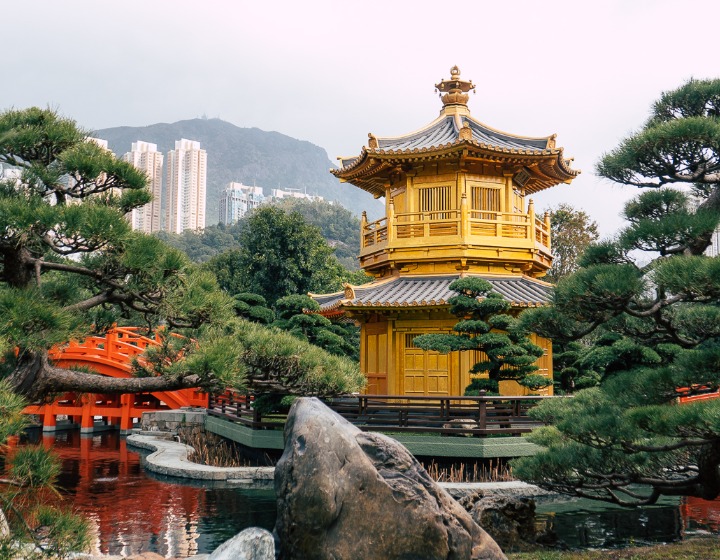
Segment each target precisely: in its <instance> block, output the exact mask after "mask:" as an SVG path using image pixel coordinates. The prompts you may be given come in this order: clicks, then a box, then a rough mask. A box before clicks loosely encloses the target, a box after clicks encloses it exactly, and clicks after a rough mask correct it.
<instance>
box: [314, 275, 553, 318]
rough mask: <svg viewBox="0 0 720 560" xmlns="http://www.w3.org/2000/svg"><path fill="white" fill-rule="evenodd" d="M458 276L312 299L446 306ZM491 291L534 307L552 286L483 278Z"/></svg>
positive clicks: (335, 303) (325, 306)
mask: <svg viewBox="0 0 720 560" xmlns="http://www.w3.org/2000/svg"><path fill="white" fill-rule="evenodd" d="M457 278H459V276H422V277H399V278H396V279H393V280H390V281H386V280H381V281H379V282H371V283H369V284H363V285H362V286H355V287H354V292H355V297H354V298H348V297H346V294H345V293H344V292H341V293H336V294H325V295H320V296H313V298H314V299H315V301H317V302H318V303H319V304H320V308H321V310H330V309H336V308H338V307H426V306H434V305H447V303H448V300H449V299H450V298H451V297H452V296H454V295H455V292H453V291H452V290H450V284H451V283H452V282H453V280H456V279H457ZM481 278H484V279H485V280H487V281H488V282H490V284H492V286H493V289H494V290H495V291H496V292H498V293H499V294H501V295H502V296H503V297H504V298H505V299H507V300H508V301H509V302H510V303H512V305H513V306H516V307H527V306H530V307H533V306H538V305H544V304H546V303H548V302H549V301H550V297H551V293H552V286H550V285H549V284H547V283H545V282H541V281H538V280H533V279H532V278H528V277H526V276H483V277H481Z"/></svg>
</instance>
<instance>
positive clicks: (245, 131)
mask: <svg viewBox="0 0 720 560" xmlns="http://www.w3.org/2000/svg"><path fill="white" fill-rule="evenodd" d="M93 135H94V136H96V137H98V138H102V139H103V140H107V142H108V146H109V147H110V149H111V150H112V151H113V152H115V153H116V154H117V155H118V156H122V155H123V154H125V153H126V152H129V151H130V149H131V145H132V143H133V142H137V141H144V142H151V143H153V144H157V147H158V151H160V152H162V153H163V154H164V155H166V154H167V152H168V151H169V150H172V149H174V148H175V141H177V140H180V139H181V138H186V139H188V140H195V141H197V142H200V146H201V147H202V148H203V149H204V150H206V151H207V201H206V216H205V220H206V225H212V224H215V223H217V222H218V210H219V200H220V194H221V191H222V190H223V189H224V188H225V186H226V185H227V184H228V183H229V182H231V181H236V182H242V183H243V184H245V185H257V186H259V187H262V188H263V191H264V193H265V195H266V196H269V195H270V190H271V189H275V188H280V189H285V190H287V189H291V188H292V189H299V190H301V191H304V192H307V193H308V194H315V195H319V196H322V197H323V198H324V199H325V200H327V201H336V202H339V203H340V204H342V205H343V206H344V207H346V208H348V209H349V210H351V211H352V212H354V213H356V214H359V212H360V211H362V210H367V212H368V215H369V216H370V217H371V219H374V218H377V217H380V216H381V215H383V214H384V207H383V205H382V203H381V202H379V201H377V200H375V199H374V198H373V197H372V196H371V195H370V194H368V193H366V192H364V191H362V190H361V189H358V188H356V187H354V186H352V185H347V184H340V183H339V182H338V180H337V179H336V178H334V177H333V176H332V175H331V174H330V172H329V170H330V169H331V168H334V167H336V166H335V165H334V164H333V163H332V162H331V161H330V159H329V157H328V155H327V152H326V151H325V149H324V148H322V147H320V146H316V145H315V144H313V143H311V142H309V141H307V140H299V139H297V138H293V137H291V136H287V135H286V134H283V133H281V132H276V131H265V130H262V129H260V128H257V127H252V128H243V127H239V126H237V125H235V124H233V123H230V122H227V121H224V120H222V119H217V118H213V119H205V118H196V119H186V120H181V121H176V122H174V123H155V124H151V125H147V126H119V127H113V128H104V129H99V130H96V131H94V132H93Z"/></svg>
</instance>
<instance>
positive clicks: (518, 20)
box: [0, 0, 720, 235]
mask: <svg viewBox="0 0 720 560" xmlns="http://www.w3.org/2000/svg"><path fill="white" fill-rule="evenodd" d="M718 16H720V2H717V1H716V0H707V1H693V0H687V1H685V2H679V1H678V0H674V1H662V0H657V1H651V0H642V1H640V0H638V1H633V0H617V1H605V2H603V1H582V0H574V1H564V0H562V1H553V2H539V1H512V0H500V1H495V2H483V1H480V0H465V1H464V2H462V1H460V2H439V1H434V2H429V1H424V0H412V1H395V0H388V1H384V2H342V1H327V2H321V1H312V0H305V1H304V2H301V1H298V0H294V1H293V0H272V1H262V0H255V1H252V2H245V1H239V0H222V1H221V0H204V1H200V0H195V1H192V2H191V1H186V0H125V1H122V2H120V1H114V0H102V1H101V0H61V1H59V0H22V1H21V0H3V1H2V2H0V22H2V23H1V25H0V52H2V53H3V56H2V62H1V63H0V68H1V70H2V71H1V73H0V109H7V108H10V107H15V108H25V107H29V106H32V105H38V106H41V107H46V106H50V107H52V108H55V109H58V110H59V111H60V112H61V113H62V114H64V115H66V116H69V117H72V118H74V119H75V120H77V121H78V123H79V124H81V125H82V126H84V127H86V128H88V129H100V128H107V127H113V126H122V125H129V126H143V125H148V124H153V123H158V122H175V121H178V120H183V119H189V118H195V117H201V116H207V117H211V118H212V117H219V118H221V119H223V120H226V121H229V122H231V123H233V124H236V125H238V126H241V127H258V128H261V129H263V130H275V131H278V132H282V133H284V134H287V135H290V136H293V137H295V138H299V139H302V140H308V141H310V142H312V143H314V144H317V145H318V146H321V147H323V148H325V149H326V150H327V152H328V154H329V156H330V158H331V159H332V160H333V161H334V160H335V157H336V156H339V155H356V154H358V153H359V152H360V149H361V147H362V146H363V144H364V143H365V141H366V140H367V133H368V132H372V133H374V134H375V135H377V136H397V135H401V134H404V133H407V132H410V131H413V130H415V129H417V128H419V127H421V126H423V125H425V124H426V123H428V122H430V121H431V120H433V119H434V118H435V117H436V116H437V114H438V112H439V110H440V107H441V103H440V101H439V99H438V97H437V94H435V92H434V87H433V86H434V84H435V83H437V82H438V81H439V80H440V79H442V78H448V77H449V75H450V73H449V69H450V67H451V66H453V65H455V64H457V65H458V66H459V67H460V70H461V71H462V77H463V78H466V79H472V80H473V81H474V83H475V84H476V85H477V90H476V94H475V95H473V96H471V98H470V103H469V106H470V110H471V112H472V115H473V116H474V117H475V118H476V119H478V120H480V121H482V122H484V123H486V124H488V125H490V126H492V127H494V128H498V129H501V130H505V131H508V132H512V133H515V134H519V135H526V136H545V135H549V134H552V133H557V135H558V138H557V140H558V145H560V146H564V148H565V153H566V155H567V156H569V157H574V158H575V162H574V166H575V167H577V168H580V169H581V170H582V171H583V173H582V175H581V176H580V177H579V178H578V179H576V180H575V181H574V182H573V184H572V186H560V187H556V188H554V189H551V190H550V191H548V192H547V193H544V194H541V195H538V196H537V197H536V207H537V208H539V209H543V208H546V207H548V206H551V205H555V204H557V203H559V202H561V201H565V202H568V203H570V204H572V205H573V206H575V207H577V208H581V209H584V210H585V211H587V212H588V213H589V214H590V215H591V216H592V217H593V218H594V219H596V220H597V221H598V222H599V224H600V229H601V232H602V234H603V235H610V234H612V233H613V232H615V231H616V230H617V229H618V228H619V227H620V226H621V225H622V221H621V219H620V218H619V217H618V213H619V212H620V211H621V208H622V204H623V202H624V201H625V200H627V199H628V198H629V197H631V196H632V195H634V194H635V193H636V191H634V190H632V189H630V188H627V187H619V186H614V185H612V184H610V183H608V182H606V181H603V180H600V179H598V178H597V177H595V176H594V175H593V168H594V166H595V163H596V162H597V160H598V158H599V157H600V155H601V154H602V153H603V152H605V151H608V150H610V149H612V148H613V147H614V146H615V145H616V144H617V143H618V141H619V140H621V139H622V138H624V137H625V136H626V135H627V134H628V133H630V132H631V131H632V130H634V129H637V128H638V127H639V126H641V125H642V123H643V122H644V120H645V119H646V117H647V114H648V110H649V107H650V105H651V103H652V102H653V101H654V100H655V99H656V98H657V97H658V95H659V94H660V93H661V92H662V91H665V90H669V89H673V88H675V87H677V86H679V85H681V84H682V83H684V82H685V81H686V80H688V79H689V78H691V77H695V78H715V77H719V76H720V62H719V61H718V35H717V31H716V29H715V23H716V22H717V21H718ZM129 148H130V147H129V146H128V149H129Z"/></svg>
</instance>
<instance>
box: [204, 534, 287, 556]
mask: <svg viewBox="0 0 720 560" xmlns="http://www.w3.org/2000/svg"><path fill="white" fill-rule="evenodd" d="M208 560H275V539H274V538H273V536H272V534H271V533H270V532H268V531H266V530H265V529H260V528H259V527H250V528H248V529H245V530H244V531H241V532H240V533H238V534H237V535H235V536H234V537H233V538H232V539H230V540H227V541H225V542H224V543H222V544H221V545H220V546H219V547H218V548H217V549H215V552H213V553H212V554H211V555H210V556H209V557H208Z"/></svg>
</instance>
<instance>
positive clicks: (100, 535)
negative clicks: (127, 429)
mask: <svg viewBox="0 0 720 560" xmlns="http://www.w3.org/2000/svg"><path fill="white" fill-rule="evenodd" d="M30 435H31V438H32V436H33V434H30ZM32 439H35V440H36V441H37V440H40V441H42V443H43V444H44V445H47V446H52V447H53V449H54V450H55V452H56V453H57V454H58V455H59V456H60V458H61V460H62V473H61V475H60V478H59V481H58V485H59V486H60V487H61V493H62V494H63V495H64V497H65V498H66V501H65V503H66V504H71V507H72V508H73V509H74V510H75V511H77V512H78V513H81V514H82V515H84V516H85V517H87V518H88V519H90V520H91V523H92V527H93V529H92V530H93V537H94V550H93V552H94V553H103V554H119V555H131V554H136V553H140V552H146V551H150V552H157V553H159V554H161V555H163V556H166V557H172V556H175V557H186V556H193V555H195V554H201V553H206V552H212V551H213V550H214V549H215V548H217V547H218V546H219V545H220V544H221V543H222V542H224V541H226V540H227V539H229V538H231V537H232V536H234V535H235V534H237V533H238V532H240V531H241V530H243V529H245V528H247V527H263V528H266V529H268V530H272V528H273V526H274V525H275V495H274V492H273V490H272V489H268V490H249V489H243V488H237V487H230V488H227V487H225V488H222V487H218V486H213V484H212V483H205V484H203V483H201V482H199V483H196V484H191V485H188V484H179V483H178V482H179V479H175V478H168V477H161V476H157V475H154V474H152V473H148V472H146V471H145V470H144V469H143V467H142V463H143V460H144V456H145V455H146V453H143V452H140V450H137V449H135V448H132V447H130V446H127V445H126V443H125V438H124V437H122V436H120V435H118V433H117V432H114V431H108V432H101V433H97V434H94V435H93V436H92V437H87V436H85V435H83V436H81V435H80V433H79V432H78V431H65V432H57V433H56V434H54V435H48V434H44V435H40V434H39V433H36V434H35V435H34V438H32ZM184 482H187V481H184Z"/></svg>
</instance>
